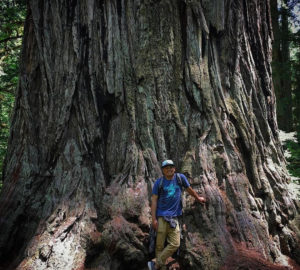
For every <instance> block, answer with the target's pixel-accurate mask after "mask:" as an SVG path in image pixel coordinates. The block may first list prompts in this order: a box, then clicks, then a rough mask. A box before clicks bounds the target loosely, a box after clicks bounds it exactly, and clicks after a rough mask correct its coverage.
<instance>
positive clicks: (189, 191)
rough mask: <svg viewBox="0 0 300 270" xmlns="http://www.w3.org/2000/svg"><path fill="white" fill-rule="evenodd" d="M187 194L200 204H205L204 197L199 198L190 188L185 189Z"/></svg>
mask: <svg viewBox="0 0 300 270" xmlns="http://www.w3.org/2000/svg"><path fill="white" fill-rule="evenodd" d="M186 190H187V192H188V193H189V194H190V195H192V196H193V197H194V198H195V199H196V201H198V202H199V203H201V204H204V203H205V202H206V199H205V198H204V197H201V196H199V195H198V194H197V192H196V191H195V190H193V189H192V188H191V187H188V188H187V189H186Z"/></svg>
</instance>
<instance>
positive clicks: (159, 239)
mask: <svg viewBox="0 0 300 270" xmlns="http://www.w3.org/2000/svg"><path fill="white" fill-rule="evenodd" d="M168 225H169V224H168V222H166V221H165V220H164V218H162V217H159V218H158V229H157V236H156V249H155V256H156V265H157V267H160V268H161V269H163V267H164V262H162V261H161V260H159V258H160V254H161V253H162V252H163V250H164V248H165V241H166V237H167V228H168V227H167V226H168Z"/></svg>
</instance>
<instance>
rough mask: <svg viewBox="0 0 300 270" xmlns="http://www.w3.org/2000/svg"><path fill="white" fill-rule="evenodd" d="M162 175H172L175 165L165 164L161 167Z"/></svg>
mask: <svg viewBox="0 0 300 270" xmlns="http://www.w3.org/2000/svg"><path fill="white" fill-rule="evenodd" d="M162 172H163V175H164V176H166V177H173V175H174V173H175V167H174V166H166V167H163V169H162Z"/></svg>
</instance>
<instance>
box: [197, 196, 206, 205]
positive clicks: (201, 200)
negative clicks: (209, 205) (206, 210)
mask: <svg viewBox="0 0 300 270" xmlns="http://www.w3.org/2000/svg"><path fill="white" fill-rule="evenodd" d="M197 201H198V202H199V203H202V204H205V203H206V199H205V198H204V197H201V196H198V197H197Z"/></svg>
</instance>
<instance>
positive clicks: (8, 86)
mask: <svg viewBox="0 0 300 270" xmlns="http://www.w3.org/2000/svg"><path fill="white" fill-rule="evenodd" d="M14 86H16V84H14V83H12V84H9V85H6V86H5V89H0V93H7V94H11V95H15V94H16V93H15V87H14ZM11 87H13V88H11ZM10 88H11V89H10ZM9 89H10V90H9Z"/></svg>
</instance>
